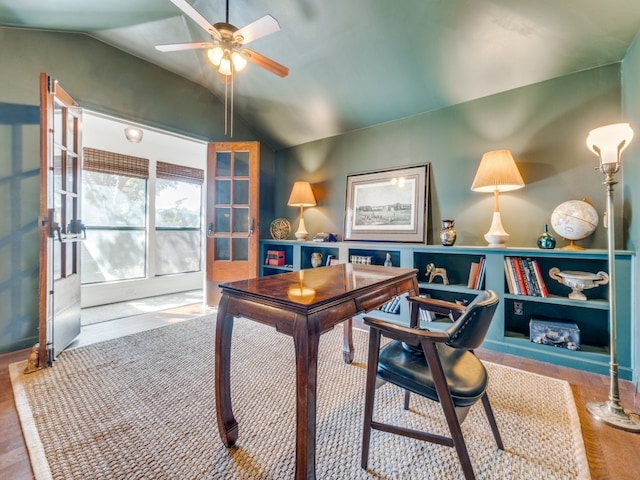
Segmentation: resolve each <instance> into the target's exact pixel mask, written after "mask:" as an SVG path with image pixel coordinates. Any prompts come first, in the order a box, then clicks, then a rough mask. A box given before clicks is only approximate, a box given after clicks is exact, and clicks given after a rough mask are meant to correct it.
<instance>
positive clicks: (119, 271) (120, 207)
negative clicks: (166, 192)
mask: <svg viewBox="0 0 640 480" xmlns="http://www.w3.org/2000/svg"><path fill="white" fill-rule="evenodd" d="M84 155H85V158H84V171H83V174H82V218H83V219H84V222H85V224H86V227H87V238H86V240H85V241H84V242H83V243H82V255H81V259H82V270H81V273H82V283H83V284H88V283H98V282H109V281H115V280H128V279H134V278H144V277H145V275H146V271H147V270H146V250H147V248H146V237H147V234H146V212H147V177H148V172H149V162H148V160H146V159H143V158H137V157H129V156H126V155H120V154H115V153H111V152H104V151H101V150H94V149H90V148H85V149H84Z"/></svg>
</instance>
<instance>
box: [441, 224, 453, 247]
mask: <svg viewBox="0 0 640 480" xmlns="http://www.w3.org/2000/svg"><path fill="white" fill-rule="evenodd" d="M454 224H455V222H454V221H453V219H449V220H443V221H442V229H441V230H440V242H441V243H442V245H444V246H445V247H451V246H453V244H454V243H456V229H455V228H454Z"/></svg>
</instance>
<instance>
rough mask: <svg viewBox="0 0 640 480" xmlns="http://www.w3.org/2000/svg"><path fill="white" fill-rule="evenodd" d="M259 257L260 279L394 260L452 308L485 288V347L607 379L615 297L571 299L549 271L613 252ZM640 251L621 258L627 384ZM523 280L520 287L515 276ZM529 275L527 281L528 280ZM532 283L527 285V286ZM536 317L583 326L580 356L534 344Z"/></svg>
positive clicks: (270, 246) (378, 247)
mask: <svg viewBox="0 0 640 480" xmlns="http://www.w3.org/2000/svg"><path fill="white" fill-rule="evenodd" d="M260 249H261V250H260V253H261V256H262V259H263V261H264V262H265V263H264V264H263V265H262V266H261V268H260V275H272V274H277V273H281V272H283V271H294V270H299V269H301V268H311V261H310V259H311V255H312V254H313V253H321V254H322V258H323V260H324V262H323V265H326V263H327V260H331V259H333V261H338V262H340V263H347V262H349V261H351V260H352V259H353V260H355V259H356V258H361V259H362V258H365V259H367V260H366V261H369V262H370V263H372V264H375V265H383V264H384V262H385V260H386V259H387V257H389V258H390V260H391V264H392V265H393V266H396V267H413V268H416V270H417V276H418V284H419V286H420V293H421V294H422V295H429V296H431V297H434V298H439V299H443V300H447V301H452V302H469V301H471V300H473V298H474V297H475V296H476V295H477V293H478V291H479V290H480V289H491V290H493V291H495V292H496V293H497V294H498V296H499V297H500V303H499V305H498V308H497V310H496V313H495V316H494V319H493V322H492V324H491V327H490V329H489V332H488V334H487V337H486V339H485V342H484V344H483V347H485V348H489V349H493V350H498V351H502V352H506V353H511V354H514V355H520V356H524V357H528V358H534V359H537V360H541V361H544V362H551V363H555V364H558V365H564V366H569V367H573V368H579V369H583V370H587V371H592V372H596V373H601V374H605V375H607V374H608V371H609V354H608V345H609V339H610V336H609V331H608V318H609V299H608V295H609V294H608V287H607V286H606V285H605V286H598V287H596V288H591V289H589V290H585V291H584V292H583V293H584V294H585V295H586V297H587V299H586V300H573V299H570V298H568V294H569V293H570V291H571V289H570V288H569V287H567V286H565V285H562V284H561V283H559V282H558V281H556V280H554V279H553V278H552V277H551V276H550V275H549V270H551V269H552V268H554V267H557V268H559V269H560V270H563V271H567V270H572V271H584V272H591V273H595V272H600V271H604V272H606V271H607V270H608V263H607V252H606V250H578V251H576V250H561V249H554V250H541V249H536V248H504V249H500V248H487V247H465V246H453V247H443V246H440V245H420V244H399V243H373V242H327V243H324V242H323V243H316V242H298V241H292V240H284V241H278V240H262V241H261V243H260ZM269 250H281V251H282V252H284V262H285V264H284V265H283V266H273V265H268V264H267V262H266V260H267V251H269ZM634 259H635V254H634V252H630V251H618V252H616V278H617V282H616V285H617V286H616V318H617V331H616V338H617V360H618V364H619V375H620V378H624V379H630V378H631V376H632V371H631V352H632V348H634V347H635V348H640V345H633V336H632V328H631V318H632V317H631V304H632V294H631V288H630V287H629V286H630V285H631V278H632V265H633V262H634ZM511 268H520V269H521V274H522V275H523V277H522V280H521V283H519V284H518V286H517V287H516V284H515V283H514V278H515V277H514V276H515V275H517V273H516V270H511ZM527 269H528V272H529V273H528V276H527ZM524 281H526V282H527V283H526V285H525V284H524ZM381 308H382V310H378V311H376V312H375V315H380V316H383V317H384V318H387V319H389V320H391V321H396V322H404V321H405V320H406V319H408V306H407V302H406V300H405V299H404V298H400V299H398V300H396V301H395V304H394V303H393V302H390V303H388V304H387V305H385V306H383V307H381ZM531 319H543V320H552V321H560V322H563V321H564V322H567V323H571V324H576V325H577V326H578V328H579V330H580V335H581V349H580V350H577V351H573V350H568V349H564V348H557V347H553V346H549V345H541V344H538V343H534V342H532V341H531V339H530V336H529V323H530V321H531ZM447 324H448V321H447V320H446V319H444V318H438V317H437V316H434V315H428V314H422V315H421V325H422V326H423V327H424V328H431V329H444V328H446V326H447Z"/></svg>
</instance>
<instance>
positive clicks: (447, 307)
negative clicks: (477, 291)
mask: <svg viewBox="0 0 640 480" xmlns="http://www.w3.org/2000/svg"><path fill="white" fill-rule="evenodd" d="M407 300H408V301H410V302H413V303H415V304H417V305H418V306H419V307H420V308H423V309H425V310H429V311H431V312H434V313H438V314H440V315H446V316H447V317H449V318H450V319H451V320H455V319H456V318H458V317H459V316H460V315H462V312H464V310H465V308H467V307H466V306H465V305H459V304H457V303H455V302H447V301H445V300H438V299H437V298H429V297H414V296H412V297H407Z"/></svg>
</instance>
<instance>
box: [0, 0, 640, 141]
mask: <svg viewBox="0 0 640 480" xmlns="http://www.w3.org/2000/svg"><path fill="white" fill-rule="evenodd" d="M188 1H192V0H188ZM229 2H230V15H229V17H230V18H229V21H230V23H232V24H234V25H236V26H237V27H242V26H244V25H247V24H249V23H251V22H253V21H254V20H257V19H258V18H260V17H262V16H263V15H266V14H271V15H272V16H274V17H275V18H276V19H277V20H278V21H279V23H280V27H281V30H280V31H279V32H277V33H274V34H272V35H269V36H267V37H264V38H261V39H258V40H256V41H255V42H253V43H252V44H251V48H252V49H253V50H255V51H257V52H258V53H261V54H263V55H266V56H268V57H270V58H272V59H273V60H275V61H277V62H278V63H281V64H283V65H285V66H287V67H289V68H290V74H289V76H288V77H286V78H284V79H283V78H280V77H277V76H275V75H273V74H271V73H269V72H267V71H266V70H263V69H261V68H260V67H257V66H256V65H253V64H249V66H248V67H247V69H246V70H245V71H243V72H242V73H240V74H238V75H237V76H236V84H235V110H236V113H237V114H239V115H240V116H241V117H243V118H244V120H245V121H246V122H247V123H248V124H249V125H251V127H252V129H253V130H254V131H255V132H256V133H257V134H258V135H260V136H261V137H262V138H263V139H264V140H265V141H267V142H269V143H270V144H271V145H273V146H274V147H275V148H278V149H279V148H285V147H288V146H293V145H299V144H302V143H306V142H310V141H313V140H317V139H321V138H325V137H330V136H334V135H338V134H341V133H344V132H347V131H351V130H355V129H361V128H366V127H368V126H371V125H376V124H380V123H384V122H388V121H393V120H396V119H399V118H405V117H408V116H412V115H416V114H419V113H423V112H427V111H431V110H435V109H439V108H443V107H446V106H449V105H453V104H458V103H462V102H466V101H469V100H473V99H476V98H480V97H484V96H487V95H492V94H496V93H499V92H502V91H506V90H510V89H514V88H518V87H522V86H525V85H530V84H533V83H537V82H541V81H544V80H548V79H551V78H555V77H560V76H564V75H567V74H570V73H575V72H577V71H581V70H585V69H590V68H594V67H598V66H602V65H606V64H610V63H613V62H618V61H620V60H622V59H623V58H624V55H625V53H626V51H627V50H628V48H629V46H630V45H631V43H632V42H633V40H634V38H635V36H636V34H637V33H638V31H640V1H638V0H606V1H604V0H229ZM192 4H193V6H194V8H196V10H198V11H199V12H200V13H201V14H202V15H203V16H204V17H205V18H207V19H208V20H209V21H210V22H211V23H216V22H219V21H224V18H225V2H224V0H193V2H192ZM0 25H5V26H20V27H31V28H40V29H54V30H64V31H74V32H84V33H88V34H90V35H92V36H94V37H95V38H98V39H100V40H102V41H104V42H106V43H108V44H111V45H113V46H115V47H117V48H120V49H122V50H124V51H126V52H129V53H131V54H133V55H135V56H137V57H140V58H142V59H144V60H147V61H149V62H152V63H154V64H157V65H159V66H161V67H163V68H166V69H167V70H170V71H172V72H175V73H177V74H179V75H182V76H184V77H186V78H188V79H191V80H192V81H194V82H197V83H199V84H201V85H203V86H205V87H206V88H208V89H210V90H211V91H212V92H214V93H215V94H216V95H218V96H219V97H220V98H222V97H223V91H224V89H223V86H222V85H221V84H220V82H219V80H218V78H217V75H216V74H215V72H214V71H213V68H212V66H211V64H210V63H209V62H208V60H207V58H206V51H205V50H197V51H183V52H172V53H161V52H159V51H157V50H156V49H155V48H154V46H155V45H156V44H163V43H180V42H192V41H206V40H208V39H209V37H208V35H207V34H206V32H204V31H203V30H202V29H201V28H200V27H199V26H198V25H197V24H195V22H193V21H192V20H191V19H189V18H187V17H185V16H184V15H182V14H181V12H180V11H179V9H178V8H177V7H176V6H175V5H173V4H172V3H171V2H170V1H169V0H109V1H88V0H55V1H52V0H20V1H17V0H0Z"/></svg>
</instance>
